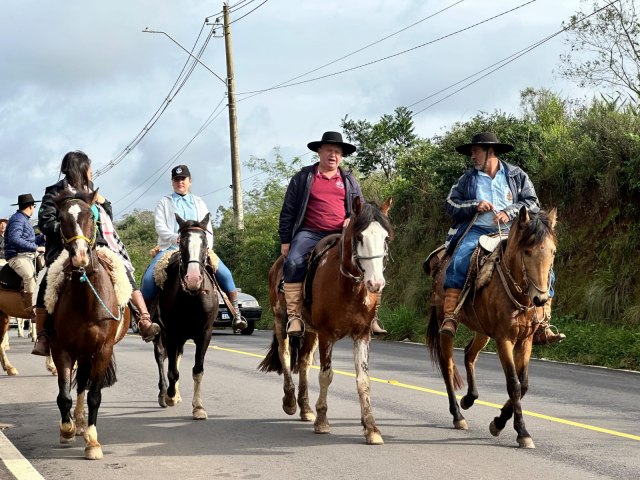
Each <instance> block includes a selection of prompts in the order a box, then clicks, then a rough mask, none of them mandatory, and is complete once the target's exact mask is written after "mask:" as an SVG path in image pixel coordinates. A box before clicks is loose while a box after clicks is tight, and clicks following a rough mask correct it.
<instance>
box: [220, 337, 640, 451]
mask: <svg viewBox="0 0 640 480" xmlns="http://www.w3.org/2000/svg"><path fill="white" fill-rule="evenodd" d="M210 348H213V349H214V350H221V351H224V352H230V353H237V354H239V355H246V356H248V357H256V358H264V355H259V354H257V353H250V352H245V351H242V350H234V349H232V348H224V347H218V346H217V345H214V346H211V347H210ZM311 368H315V369H317V370H319V368H320V367H318V366H315V365H314V366H312V367H311ZM333 372H334V373H337V374H339V375H344V376H347V377H353V378H355V376H356V375H355V373H352V372H345V371H342V370H334V371H333ZM369 379H370V380H371V381H372V382H376V383H385V384H387V385H392V386H394V387H400V388H405V389H408V390H416V391H418V392H425V393H430V394H433V395H440V396H441V397H446V396H447V392H443V391H441V390H433V389H430V388H424V387H418V386H416V385H410V384H407V383H401V382H397V381H395V380H384V379H382V378H376V377H369ZM457 398H458V399H460V398H462V395H458V396H457ZM475 403H476V404H480V405H484V406H487V407H493V408H498V409H500V408H502V405H498V404H496V403H491V402H485V401H482V400H476V401H475ZM522 413H523V414H524V415H528V416H530V417H536V418H541V419H543V420H549V421H550V422H556V423H561V424H564V425H570V426H572V427H578V428H584V429H586V430H591V431H594V432H600V433H606V434H608V435H613V436H616V437H622V438H628V439H630V440H638V441H640V436H639V435H632V434H630V433H624V432H618V431H616V430H609V429H608V428H600V427H595V426H593V425H588V424H586V423H579V422H573V421H571V420H565V419H563V418H558V417H552V416H549V415H544V414H542V413H536V412H530V411H528V410H523V411H522Z"/></svg>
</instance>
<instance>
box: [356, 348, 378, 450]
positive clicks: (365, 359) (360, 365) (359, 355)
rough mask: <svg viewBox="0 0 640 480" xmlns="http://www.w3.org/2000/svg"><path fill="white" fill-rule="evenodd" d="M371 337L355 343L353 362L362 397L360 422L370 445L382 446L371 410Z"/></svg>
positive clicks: (359, 394) (359, 393)
mask: <svg viewBox="0 0 640 480" xmlns="http://www.w3.org/2000/svg"><path fill="white" fill-rule="evenodd" d="M370 340H371V339H370V337H366V338H359V339H357V340H354V342H353V360H354V363H355V366H356V386H357V388H358V396H359V397H360V421H361V422H362V426H363V427H364V437H365V439H366V440H367V444H369V445H382V444H383V443H384V441H383V440H382V434H381V433H380V430H378V427H377V426H376V419H375V418H374V416H373V411H372V409H371V385H370V381H369V341H370Z"/></svg>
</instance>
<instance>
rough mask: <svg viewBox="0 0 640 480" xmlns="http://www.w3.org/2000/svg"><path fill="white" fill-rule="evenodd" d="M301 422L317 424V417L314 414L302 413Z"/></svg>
mask: <svg viewBox="0 0 640 480" xmlns="http://www.w3.org/2000/svg"><path fill="white" fill-rule="evenodd" d="M300 420H302V421H303V422H315V421H316V416H315V414H314V413H313V412H300Z"/></svg>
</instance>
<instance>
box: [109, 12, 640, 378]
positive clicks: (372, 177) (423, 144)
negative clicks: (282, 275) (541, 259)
mask: <svg viewBox="0 0 640 480" xmlns="http://www.w3.org/2000/svg"><path fill="white" fill-rule="evenodd" d="M598 3H599V2H597V1H595V2H593V4H594V9H595V8H596V7H597V6H598ZM633 4H634V2H633V1H631V0H627V1H625V2H622V3H621V7H620V8H621V9H622V12H621V14H620V15H622V14H625V15H626V17H624V18H622V17H620V18H618V17H616V16H615V15H614V16H613V17H612V16H611V15H604V14H603V15H601V17H602V18H600V17H593V18H592V19H591V23H590V25H591V28H592V30H593V31H591V32H589V30H588V29H578V28H576V29H574V31H575V34H576V36H575V37H572V38H573V39H574V41H579V40H580V38H581V37H580V35H582V36H587V38H589V35H591V37H590V38H596V37H595V36H596V35H600V34H602V31H603V29H602V28H598V27H599V26H601V25H603V22H605V24H606V22H616V21H619V22H621V24H622V25H623V26H624V25H625V24H624V22H625V21H626V22H629V21H631V25H632V26H633V28H637V21H636V20H637V17H635V10H634V11H633V12H634V14H633V15H632V17H631V20H629V15H628V13H629V12H628V11H625V10H624V8H625V6H629V5H631V6H633ZM605 13H607V12H605ZM572 21H573V19H572ZM598 22H600V23H598ZM634 22H635V23H634ZM628 25H629V24H627V26H628ZM619 30H620V29H617V30H616V29H615V28H614V29H613V31H614V33H609V36H610V37H609V39H612V38H613V37H611V36H612V35H614V34H615V32H618V31H619ZM622 31H623V32H624V29H622ZM594 32H595V33H594ZM605 34H606V30H605ZM576 39H577V40H576ZM613 40H616V41H617V42H618V44H619V45H625V44H624V42H625V39H624V38H622V39H619V38H613ZM626 42H627V43H633V42H635V40H634V39H632V38H631V39H629V38H628V39H627V40H626ZM636 44H637V42H636ZM632 47H633V45H632ZM630 51H631V52H633V51H634V50H633V48H631V50H630ZM624 60H626V63H624V62H623V65H624V66H625V67H626V68H629V67H628V66H629V59H628V58H625V59H624ZM633 61H635V66H636V67H637V66H638V65H640V58H637V59H635V60H634V59H633V58H632V59H631V62H633ZM571 62H575V59H572V58H569V59H566V65H565V69H566V72H567V75H568V76H570V75H569V74H570V73H571V72H572V70H571V69H570V66H571V65H572V63H571ZM591 65H592V68H594V69H595V68H599V69H600V70H598V71H595V70H594V76H593V78H592V79H591V80H590V81H592V82H593V83H597V82H599V83H597V84H600V85H602V84H605V85H604V87H603V92H604V93H603V95H602V96H601V97H600V98H596V99H593V100H590V101H576V100H572V99H565V98H562V97H560V96H559V95H557V94H555V93H553V92H551V91H548V90H532V89H527V90H524V91H523V92H522V96H521V98H522V102H521V108H520V111H519V112H509V113H507V112H500V111H496V112H492V113H479V114H477V115H476V116H475V117H473V118H471V119H469V120H467V121H464V122H459V123H456V124H454V125H451V126H450V127H448V129H447V130H446V131H445V132H444V133H443V134H442V135H440V136H438V137H434V138H421V137H420V136H419V135H418V134H417V133H416V132H415V131H414V128H413V122H412V117H411V112H410V111H409V110H407V109H406V108H404V107H399V108H398V109H396V110H395V111H394V112H393V114H388V115H385V116H383V117H382V118H381V119H380V121H378V122H376V123H371V122H369V121H367V120H357V121H356V120H351V119H349V118H348V117H345V118H344V119H343V122H342V129H343V131H344V133H345V135H346V136H347V138H349V140H350V141H351V142H352V143H355V144H356V145H357V146H358V147H359V150H358V154H357V156H355V157H353V158H350V159H347V160H348V161H347V162H345V163H347V164H348V165H349V166H350V167H351V168H352V169H354V170H355V171H356V173H357V174H359V175H361V177H365V175H366V180H362V181H361V183H362V185H363V190H364V192H365V195H366V197H367V198H368V199H370V200H374V201H376V202H378V203H380V202H381V201H383V200H384V199H385V198H386V197H388V196H392V197H393V199H394V206H393V208H392V212H391V220H392V223H393V225H394V229H395V240H394V242H393V244H392V246H391V255H392V257H393V261H392V262H391V263H390V264H389V266H388V268H387V274H388V275H387V277H388V285H387V287H386V288H385V293H384V299H383V308H382V311H381V318H383V321H384V323H385V325H386V327H387V329H388V330H389V331H390V338H392V339H405V338H409V339H412V340H417V341H424V338H425V336H424V335H425V328H426V322H427V303H428V298H429V292H430V283H431V282H430V280H428V279H427V278H426V277H425V275H424V273H423V271H422V262H423V261H424V260H425V258H426V256H427V255H428V254H429V253H430V252H431V251H432V250H433V249H434V248H436V247H437V246H438V245H440V244H441V243H442V241H443V239H444V237H445V232H446V230H447V229H448V228H449V225H450V220H449V219H448V218H447V217H446V216H445V214H444V206H443V202H444V199H445V197H446V195H447V193H448V191H449V188H450V187H451V185H452V184H453V183H454V182H455V180H456V179H457V178H458V177H459V176H460V174H461V173H462V171H463V170H464V169H465V168H466V167H468V164H467V158H466V157H463V156H461V155H458V154H456V153H455V150H454V148H455V146H457V145H460V144H462V143H466V142H468V141H469V139H470V138H471V136H472V135H473V134H474V133H477V132H481V131H493V132H495V133H497V134H498V136H499V137H500V139H502V140H503V141H506V142H508V143H511V144H513V145H514V146H515V150H514V152H512V153H509V154H508V155H506V156H504V160H506V161H508V162H511V163H514V164H517V165H519V166H521V167H522V168H523V169H524V170H525V171H526V172H527V173H528V174H529V176H530V177H531V179H532V181H533V183H534V185H535V187H536V191H537V193H538V196H539V198H540V201H541V203H542V206H543V208H544V209H550V208H552V207H557V209H558V212H559V227H558V228H559V230H558V239H559V242H558V251H557V255H556V262H555V267H554V268H555V271H556V275H557V281H556V292H557V299H556V301H554V310H553V323H554V324H556V325H557V326H558V327H559V328H560V329H561V330H562V331H563V332H565V333H566V334H567V337H568V338H567V340H566V341H565V342H563V343H562V344H559V345H557V346H554V347H546V348H539V349H536V350H535V351H534V355H538V356H545V357H548V358H555V359H558V360H569V361H575V362H583V363H590V364H598V365H606V366H610V367H615V368H630V369H636V370H640V281H639V277H638V273H637V272H638V271H639V270H640V256H639V255H638V252H639V251H640V117H639V115H638V113H640V112H639V109H640V106H639V102H638V96H637V91H638V90H637V88H638V84H639V83H640V77H639V76H638V73H637V72H638V69H637V68H636V71H635V73H634V72H631V76H630V78H631V79H632V82H631V85H630V86H629V85H627V86H625V85H622V86H620V85H613V84H612V82H610V83H609V84H608V87H610V88H608V89H607V88H605V87H607V84H606V78H605V79H604V80H603V76H604V75H603V73H602V68H603V67H602V65H601V64H595V63H593V64H591ZM583 67H585V68H589V64H586V66H585V64H583ZM575 68H577V67H576V66H575V64H574V70H573V72H575V71H576V70H575ZM611 68H612V69H614V68H616V65H615V63H612V64H611ZM598 72H599V76H598V75H596V74H598ZM615 73H616V72H615V71H614V74H615ZM633 74H635V75H636V77H635V78H637V81H635V83H634V82H633V78H634V77H633ZM589 78H590V77H588V76H587V75H586V74H585V75H582V76H581V79H583V80H585V79H586V80H589ZM596 80H597V81H596ZM634 88H635V90H634ZM300 166H301V163H300V160H299V159H293V160H291V161H286V160H285V159H283V158H282V156H281V155H280V153H279V151H278V150H277V149H276V150H274V152H273V156H272V158H269V159H256V158H253V159H252V160H251V161H250V162H249V167H250V168H251V169H253V170H254V171H256V172H261V173H262V175H261V176H260V177H259V178H260V179H261V180H260V181H259V182H258V183H257V184H256V185H254V186H253V188H252V189H250V190H249V191H248V192H246V193H245V206H244V208H245V210H244V212H245V218H244V220H245V230H244V231H237V230H236V229H235V228H234V226H233V212H232V211H231V210H230V209H226V208H222V207H221V208H219V209H218V212H217V218H216V221H215V224H216V225H217V227H215V228H214V230H215V231H214V234H215V237H216V250H217V251H218V253H219V255H220V256H221V257H222V258H223V259H224V261H225V263H227V265H229V267H230V268H231V269H232V271H233V272H234V276H235V279H236V283H237V284H238V285H239V286H241V287H242V288H243V289H244V290H246V291H247V292H249V293H251V294H253V295H255V296H256V297H257V298H258V300H259V301H260V303H261V304H262V305H263V307H264V311H265V316H264V321H263V325H262V326H263V327H266V326H268V324H269V322H270V321H271V317H270V313H269V309H268V304H269V303H268V285H267V280H266V279H267V272H268V270H269V267H270V266H271V264H272V263H273V261H274V260H275V259H276V258H277V256H278V254H279V248H280V245H279V241H278V237H277V221H278V214H279V211H280V207H281V204H282V199H283V196H284V190H285V188H286V179H288V178H289V177H290V176H291V174H292V173H293V172H294V171H296V170H297V169H298V168H299V167H300ZM195 193H196V194H197V192H195ZM118 226H119V231H120V232H121V235H122V237H123V239H124V240H125V243H126V244H127V246H128V248H129V250H130V253H131V254H132V257H133V259H134V263H135V264H136V265H137V266H138V269H139V271H138V273H140V272H141V269H142V268H144V267H143V265H146V264H148V260H149V258H148V253H147V252H148V250H149V249H150V248H151V247H152V246H153V244H154V241H155V238H154V237H155V236H154V234H153V224H152V218H151V214H150V212H135V213H134V214H132V215H130V216H128V217H127V218H125V219H124V220H123V221H122V222H120V223H119V225H118ZM468 338H469V332H468V331H465V330H464V329H461V331H460V332H459V334H458V338H457V342H458V345H460V346H462V345H464V344H465V343H466V340H467V339H468ZM489 348H491V346H489Z"/></svg>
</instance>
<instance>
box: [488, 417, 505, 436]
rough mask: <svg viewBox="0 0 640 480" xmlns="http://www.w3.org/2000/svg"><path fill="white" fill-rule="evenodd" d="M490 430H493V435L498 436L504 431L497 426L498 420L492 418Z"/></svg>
mask: <svg viewBox="0 0 640 480" xmlns="http://www.w3.org/2000/svg"><path fill="white" fill-rule="evenodd" d="M489 432H491V435H493V436H494V437H497V436H498V435H500V433H501V432H502V430H501V429H499V428H498V427H496V421H495V420H491V423H490V424H489Z"/></svg>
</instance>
